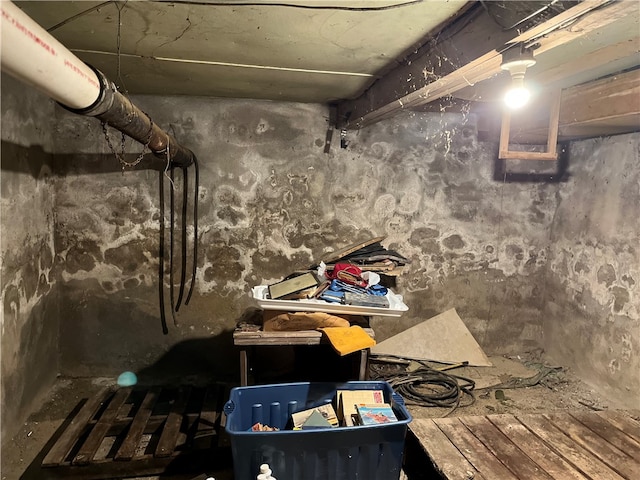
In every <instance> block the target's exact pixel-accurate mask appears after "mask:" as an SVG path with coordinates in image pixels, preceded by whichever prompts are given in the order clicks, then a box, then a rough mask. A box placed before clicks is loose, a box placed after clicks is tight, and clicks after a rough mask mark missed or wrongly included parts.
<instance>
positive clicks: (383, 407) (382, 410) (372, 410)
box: [356, 403, 398, 425]
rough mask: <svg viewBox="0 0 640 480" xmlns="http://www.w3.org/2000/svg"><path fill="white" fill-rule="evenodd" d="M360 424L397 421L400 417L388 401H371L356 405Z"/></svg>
mask: <svg viewBox="0 0 640 480" xmlns="http://www.w3.org/2000/svg"><path fill="white" fill-rule="evenodd" d="M356 409H357V410H358V422H359V424H360V425H380V424H383V423H391V422H397V421H398V418H397V417H396V415H395V413H393V409H392V408H391V405H389V404H388V403H370V404H367V405H363V404H360V405H356Z"/></svg>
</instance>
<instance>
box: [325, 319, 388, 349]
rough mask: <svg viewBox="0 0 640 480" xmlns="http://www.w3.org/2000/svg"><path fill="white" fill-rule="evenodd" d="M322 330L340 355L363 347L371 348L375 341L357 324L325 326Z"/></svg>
mask: <svg viewBox="0 0 640 480" xmlns="http://www.w3.org/2000/svg"><path fill="white" fill-rule="evenodd" d="M322 331H323V332H324V333H325V334H326V336H327V338H328V339H329V342H330V343H331V346H332V347H333V348H334V349H335V351H336V352H338V354H340V356H344V355H348V354H349V353H353V352H357V351H358V350H362V349H364V348H371V347H373V346H374V345H375V344H376V341H375V340H374V339H373V338H371V337H370V336H369V335H368V334H367V332H365V331H364V329H363V328H362V327H359V326H357V325H352V326H351V327H325V328H323V329H322Z"/></svg>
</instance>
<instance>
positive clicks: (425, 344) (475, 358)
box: [371, 308, 492, 367]
mask: <svg viewBox="0 0 640 480" xmlns="http://www.w3.org/2000/svg"><path fill="white" fill-rule="evenodd" d="M371 353H372V354H374V355H396V356H400V357H406V358H411V359H414V360H432V361H437V362H445V363H457V362H464V361H468V362H469V365H471V366H476V367H488V366H491V365H492V364H491V362H490V361H489V359H488V358H487V356H486V355H485V353H484V351H483V350H482V348H480V345H478V342H476V340H475V338H473V335H471V332H469V330H468V329H467V327H466V326H465V324H464V322H463V321H462V320H461V319H460V317H459V316H458V313H457V312H456V310H455V308H452V309H451V310H447V311H446V312H444V313H441V314H440V315H436V316H435V317H432V318H430V319H429V320H425V321H424V322H422V323H419V324H418V325H415V326H413V327H411V328H409V329H407V330H405V331H404V332H400V333H399V334H397V335H394V336H393V337H391V338H388V339H386V340H384V341H382V342H380V343H378V344H377V345H376V346H374V347H372V348H371Z"/></svg>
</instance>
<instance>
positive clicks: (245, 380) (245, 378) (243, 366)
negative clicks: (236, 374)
mask: <svg viewBox="0 0 640 480" xmlns="http://www.w3.org/2000/svg"><path fill="white" fill-rule="evenodd" d="M248 384H249V365H248V361H247V349H246V348H241V349H240V386H241V387H246V386H247V385H248Z"/></svg>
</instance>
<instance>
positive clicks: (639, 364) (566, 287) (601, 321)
mask: <svg viewBox="0 0 640 480" xmlns="http://www.w3.org/2000/svg"><path fill="white" fill-rule="evenodd" d="M570 158H571V160H570V161H571V165H572V167H571V177H570V181H569V182H568V183H567V184H565V185H562V187H561V188H560V190H559V192H558V210H557V212H556V215H555V218H554V220H553V223H552V226H551V249H550V258H549V272H548V278H547V282H548V284H549V286H548V287H547V291H548V296H547V302H546V303H545V308H544V345H545V349H546V350H547V352H548V353H549V355H550V356H551V357H552V358H554V359H555V360H556V361H557V362H558V363H560V364H561V365H567V366H570V367H572V368H574V369H575V371H576V372H577V373H578V374H579V375H580V376H581V377H582V378H583V379H584V380H585V381H587V382H588V383H590V384H591V385H593V386H594V387H595V388H596V389H597V390H598V391H599V392H600V393H601V394H603V395H606V396H607V397H608V398H609V399H610V400H611V401H612V402H615V403H617V404H619V405H620V406H623V407H627V408H640V287H639V283H640V243H639V242H638V239H639V238H640V208H639V205H640V164H639V161H640V133H633V134H629V135H619V136H615V137H609V138H601V139H592V140H584V141H580V142H575V143H573V144H572V145H571V149H570Z"/></svg>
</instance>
